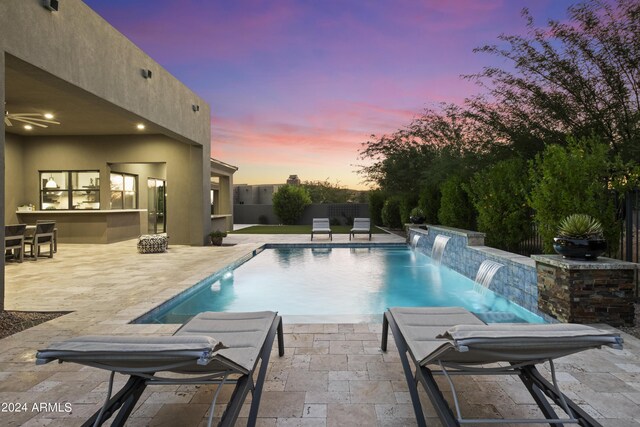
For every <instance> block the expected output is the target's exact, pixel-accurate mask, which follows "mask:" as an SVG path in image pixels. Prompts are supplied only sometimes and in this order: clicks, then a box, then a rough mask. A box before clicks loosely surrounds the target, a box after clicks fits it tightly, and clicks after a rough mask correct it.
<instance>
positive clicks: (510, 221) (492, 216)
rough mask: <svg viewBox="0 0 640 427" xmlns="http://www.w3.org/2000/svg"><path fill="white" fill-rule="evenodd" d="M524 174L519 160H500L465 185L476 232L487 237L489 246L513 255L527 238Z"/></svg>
mask: <svg viewBox="0 0 640 427" xmlns="http://www.w3.org/2000/svg"><path fill="white" fill-rule="evenodd" d="M526 170H527V163H526V162H525V161H524V160H523V159H521V158H514V159H509V160H502V161H500V162H498V163H496V164H494V165H493V166H491V167H489V168H487V169H485V170H483V171H480V172H477V173H476V174H475V175H474V176H473V178H472V179H471V181H470V183H469V186H468V192H469V194H470V196H471V200H472V202H473V205H474V206H475V208H476V211H477V212H478V218H477V221H478V230H479V231H482V232H484V233H486V234H487V238H486V241H487V244H488V245H489V246H493V247H497V248H499V249H504V250H508V251H512V252H513V251H514V250H516V249H517V248H518V246H519V245H520V243H521V242H522V241H523V240H525V239H526V238H527V237H529V235H530V234H531V218H530V215H529V209H528V206H527V195H528V194H529V187H530V185H529V175H528V174H527V173H523V171H526Z"/></svg>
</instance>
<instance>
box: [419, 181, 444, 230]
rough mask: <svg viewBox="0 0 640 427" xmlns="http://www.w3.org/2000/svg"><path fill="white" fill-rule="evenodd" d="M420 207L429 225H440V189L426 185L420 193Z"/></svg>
mask: <svg viewBox="0 0 640 427" xmlns="http://www.w3.org/2000/svg"><path fill="white" fill-rule="evenodd" d="M418 207H420V208H422V210H423V211H424V218H425V222H426V223H427V224H434V225H436V224H440V222H439V221H438V209H440V188H439V187H438V186H436V185H433V184H427V185H425V186H424V187H423V188H422V190H421V191H420V198H419V199H418Z"/></svg>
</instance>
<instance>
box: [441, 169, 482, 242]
mask: <svg viewBox="0 0 640 427" xmlns="http://www.w3.org/2000/svg"><path fill="white" fill-rule="evenodd" d="M440 192H441V193H442V197H441V199H440V209H439V210H438V220H439V221H440V224H442V225H446V226H449V227H456V228H463V229H466V230H473V229H474V223H475V212H474V210H473V206H472V204H471V201H470V200H469V195H468V194H467V192H466V191H465V189H464V182H463V181H462V178H460V177H459V176H458V175H452V176H450V177H449V178H447V180H446V181H444V182H443V183H442V185H441V186H440Z"/></svg>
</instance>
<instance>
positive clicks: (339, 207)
mask: <svg viewBox="0 0 640 427" xmlns="http://www.w3.org/2000/svg"><path fill="white" fill-rule="evenodd" d="M261 215H264V216H265V217H266V218H267V224H280V223H281V221H280V219H279V218H278V216H277V215H276V214H275V212H274V211H273V205H263V204H258V205H234V207H233V222H234V223H236V224H259V223H260V222H259V221H258V219H259V217H260V216H261ZM347 217H350V218H368V217H369V205H368V204H367V203H314V204H312V205H309V206H307V207H306V208H305V210H304V212H303V213H302V216H301V217H300V220H299V221H298V224H307V225H309V224H311V223H312V222H313V218H336V219H337V220H339V221H341V223H342V224H346V223H347Z"/></svg>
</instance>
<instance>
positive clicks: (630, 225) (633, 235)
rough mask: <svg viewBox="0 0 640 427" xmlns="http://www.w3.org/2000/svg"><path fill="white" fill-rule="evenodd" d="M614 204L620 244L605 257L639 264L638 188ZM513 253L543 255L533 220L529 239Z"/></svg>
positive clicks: (639, 215) (540, 241)
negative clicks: (618, 225)
mask: <svg viewBox="0 0 640 427" xmlns="http://www.w3.org/2000/svg"><path fill="white" fill-rule="evenodd" d="M616 203H617V205H618V206H617V209H616V210H617V212H618V215H619V218H620V219H621V221H620V244H619V246H618V247H617V248H616V247H610V250H609V251H608V253H607V254H606V255H607V256H609V257H611V258H617V259H620V260H623V261H629V262H636V263H637V262H640V188H637V189H635V190H631V191H629V192H627V193H626V194H625V195H624V197H617V198H616ZM532 214H533V212H532ZM531 217H533V215H531ZM515 252H517V253H518V254H520V255H525V256H529V255H533V254H541V253H543V250H542V238H541V237H540V233H538V228H537V224H536V223H535V222H533V220H532V221H531V231H530V234H529V237H528V238H526V239H525V240H523V241H522V242H521V243H520V245H519V247H518V248H517V249H516V251H515Z"/></svg>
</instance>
